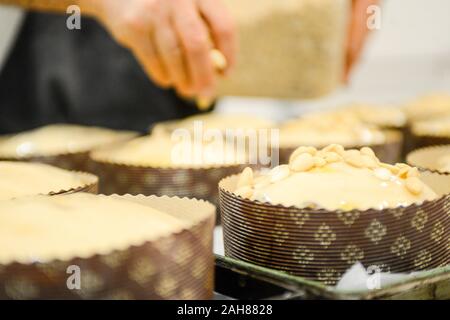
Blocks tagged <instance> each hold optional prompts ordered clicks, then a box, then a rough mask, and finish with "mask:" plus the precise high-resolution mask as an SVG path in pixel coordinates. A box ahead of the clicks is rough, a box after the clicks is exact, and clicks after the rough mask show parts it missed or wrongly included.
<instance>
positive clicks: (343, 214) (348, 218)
mask: <svg viewBox="0 0 450 320" xmlns="http://www.w3.org/2000/svg"><path fill="white" fill-rule="evenodd" d="M359 214H360V213H359V211H355V210H353V211H339V212H338V214H337V215H338V218H339V220H341V221H342V222H343V223H344V224H345V225H346V226H351V225H352V224H354V223H355V221H356V220H357V219H358V218H359Z"/></svg>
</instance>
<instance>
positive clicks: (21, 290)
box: [4, 278, 39, 300]
mask: <svg viewBox="0 0 450 320" xmlns="http://www.w3.org/2000/svg"><path fill="white" fill-rule="evenodd" d="M4 290H5V293H6V295H7V296H8V297H10V298H11V299H13V300H28V299H34V298H37V297H38V296H39V287H38V286H36V285H35V284H34V283H33V282H31V281H30V280H28V279H25V278H23V279H13V280H7V281H6V282H5V284H4Z"/></svg>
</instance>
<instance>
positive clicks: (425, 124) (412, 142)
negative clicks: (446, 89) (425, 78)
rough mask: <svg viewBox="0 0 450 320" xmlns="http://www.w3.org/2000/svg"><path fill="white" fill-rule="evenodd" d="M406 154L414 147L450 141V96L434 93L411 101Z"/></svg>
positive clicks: (408, 108) (407, 108)
mask: <svg viewBox="0 0 450 320" xmlns="http://www.w3.org/2000/svg"><path fill="white" fill-rule="evenodd" d="M404 110H405V112H406V115H407V116H408V120H409V123H408V130H407V131H408V134H407V138H408V139H407V140H406V141H405V142H406V143H405V155H406V154H407V153H409V152H411V151H412V150H414V149H417V148H422V147H427V146H433V145H441V144H449V143H450V131H449V128H450V96H449V95H448V94H446V93H432V94H428V95H425V96H422V97H419V98H417V99H416V100H414V101H411V102H409V103H408V104H407V105H406V106H405V108H404Z"/></svg>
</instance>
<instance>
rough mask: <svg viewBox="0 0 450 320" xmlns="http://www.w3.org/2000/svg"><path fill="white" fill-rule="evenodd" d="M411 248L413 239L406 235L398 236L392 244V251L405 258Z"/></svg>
mask: <svg viewBox="0 0 450 320" xmlns="http://www.w3.org/2000/svg"><path fill="white" fill-rule="evenodd" d="M410 248H411V241H409V240H408V239H407V238H405V237H404V236H400V237H398V238H397V239H396V240H395V242H394V244H393V245H392V246H391V252H392V253H393V254H395V255H396V256H398V257H401V258H403V257H404V256H405V255H406V253H407V252H408V250H409V249H410Z"/></svg>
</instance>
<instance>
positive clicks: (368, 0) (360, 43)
mask: <svg viewBox="0 0 450 320" xmlns="http://www.w3.org/2000/svg"><path fill="white" fill-rule="evenodd" d="M377 3H378V0H353V1H352V17H351V22H350V34H349V38H348V39H349V40H348V44H347V58H346V70H345V80H347V79H348V77H349V73H350V70H351V68H352V67H353V65H354V64H355V62H356V61H357V60H358V58H359V56H360V54H361V51H362V49H363V47H364V42H365V41H366V38H367V35H368V34H369V29H368V28H367V18H368V16H367V8H368V7H369V6H371V5H376V4H377Z"/></svg>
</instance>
